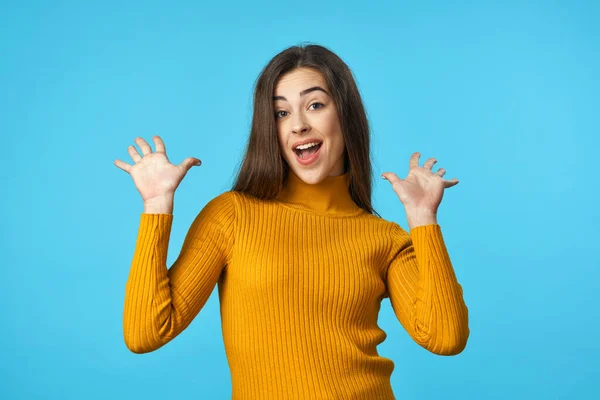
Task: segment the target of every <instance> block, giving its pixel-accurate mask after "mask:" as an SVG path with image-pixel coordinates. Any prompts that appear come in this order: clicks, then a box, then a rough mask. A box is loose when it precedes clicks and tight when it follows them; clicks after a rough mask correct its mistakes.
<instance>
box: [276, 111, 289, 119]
mask: <svg viewBox="0 0 600 400" xmlns="http://www.w3.org/2000/svg"><path fill="white" fill-rule="evenodd" d="M284 112H287V111H283V110H281V111H277V112H276V113H275V118H280V114H279V113H284ZM284 116H285V115H284Z"/></svg>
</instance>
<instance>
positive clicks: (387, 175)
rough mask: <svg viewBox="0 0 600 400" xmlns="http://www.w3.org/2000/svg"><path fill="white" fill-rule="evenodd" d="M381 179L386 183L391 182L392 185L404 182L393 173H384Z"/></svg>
mask: <svg viewBox="0 0 600 400" xmlns="http://www.w3.org/2000/svg"><path fill="white" fill-rule="evenodd" d="M381 177H382V178H383V179H385V180H386V181H388V182H390V183H391V184H392V185H393V184H394V183H399V182H402V179H400V178H398V175H396V174H395V173H393V172H384V173H383V174H381Z"/></svg>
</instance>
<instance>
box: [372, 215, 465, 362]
mask: <svg viewBox="0 0 600 400" xmlns="http://www.w3.org/2000/svg"><path fill="white" fill-rule="evenodd" d="M392 238H393V243H394V248H393V252H392V257H391V262H390V263H389V266H388V270H387V274H386V279H385V282H386V294H385V295H384V297H389V299H390V303H391V305H392V308H393V310H394V314H395V315H396V317H397V318H398V320H399V321H400V323H401V324H402V326H403V327H404V329H406V331H407V332H408V334H409V335H410V336H411V337H412V338H413V340H414V341H415V342H416V343H417V344H419V345H420V346H422V347H423V348H425V349H427V350H428V351H430V352H432V353H434V354H438V355H455V354H458V353H460V352H461V351H463V350H464V348H465V347H466V344H467V339H468V337H469V333H470V331H469V317H468V309H467V306H466V304H465V302H464V299H463V290H462V286H461V285H460V284H459V283H458V281H457V279H456V275H455V273H454V269H453V267H452V264H451V262H450V257H449V255H448V251H447V249H446V246H445V243H444V240H443V237H442V231H441V228H440V226H439V225H438V224H430V225H422V226H418V227H416V228H413V229H412V230H411V231H410V235H409V234H408V233H407V232H406V231H404V230H403V229H402V228H401V227H400V226H399V225H398V224H396V223H393V229H392Z"/></svg>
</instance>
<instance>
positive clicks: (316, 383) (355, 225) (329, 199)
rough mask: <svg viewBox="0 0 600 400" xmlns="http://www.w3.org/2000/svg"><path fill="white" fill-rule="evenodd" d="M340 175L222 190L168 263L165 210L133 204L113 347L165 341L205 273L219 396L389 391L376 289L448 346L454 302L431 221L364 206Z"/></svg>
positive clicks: (412, 329)
mask: <svg viewBox="0 0 600 400" xmlns="http://www.w3.org/2000/svg"><path fill="white" fill-rule="evenodd" d="M349 179H350V178H349V175H348V174H347V173H346V174H344V175H340V176H334V177H327V178H326V179H325V180H324V181H322V182H320V183H318V184H315V185H311V184H307V183H305V182H304V181H302V180H301V179H300V178H299V177H298V176H296V175H295V174H294V173H293V171H291V170H290V173H289V175H288V179H287V180H286V182H285V185H284V187H283V189H282V191H281V192H280V194H279V196H278V197H277V198H276V199H274V200H260V199H256V198H254V197H251V196H249V195H247V194H244V193H241V192H236V191H228V192H224V193H222V194H220V195H218V196H216V197H214V198H213V199H212V200H210V201H209V202H208V203H207V204H206V205H205V206H204V208H202V210H201V211H200V212H199V213H198V214H197V216H196V217H195V219H194V221H193V222H192V224H191V227H190V229H189V231H188V232H187V235H186V237H185V240H184V242H183V246H182V248H181V252H180V253H179V255H178V257H177V259H176V260H175V262H174V263H173V265H172V266H171V267H170V268H167V264H166V260H167V251H168V246H169V237H170V232H171V225H172V222H173V215H172V214H146V213H142V214H141V219H140V225H139V229H138V235H137V242H136V246H135V251H134V255H133V261H132V263H131V269H130V272H129V277H128V280H127V283H126V291H125V307H124V314H123V330H124V338H125V343H126V345H127V347H128V348H129V349H130V350H131V351H132V352H134V353H147V352H150V351H153V350H156V349H158V348H160V347H161V346H164V345H165V344H167V343H168V342H169V341H171V340H172V339H174V338H175V337H176V336H177V335H179V334H180V333H181V332H182V331H183V330H184V329H185V328H186V327H187V326H188V325H189V324H190V323H191V322H192V320H193V319H194V318H195V317H196V315H197V314H198V313H199V312H200V311H201V309H202V307H203V306H204V305H205V303H206V301H207V300H208V298H209V297H210V295H211V293H212V291H213V289H214V287H215V286H217V285H218V295H219V303H220V313H221V330H222V333H223V340H224V345H225V352H226V356H227V360H228V364H229V368H230V372H231V382H232V399H233V400H245V399H369V400H373V399H395V397H394V394H393V391H392V387H391V383H390V378H391V374H392V371H393V369H394V362H393V361H392V360H391V359H389V358H386V357H382V356H380V355H379V354H378V351H377V348H376V347H377V345H378V344H379V343H381V342H383V341H384V339H385V338H386V337H387V334H386V333H385V332H384V331H383V330H382V329H381V328H380V327H379V326H378V325H377V318H378V314H379V310H380V307H381V301H382V300H383V299H384V298H389V300H390V303H391V306H392V308H393V311H394V314H395V316H396V317H397V319H398V321H399V322H400V324H402V326H403V327H404V329H405V330H406V331H407V332H408V334H409V335H410V336H411V337H412V339H413V340H414V341H415V342H416V343H417V344H419V345H420V346H422V347H423V348H425V349H427V350H428V351H430V352H432V353H435V354H439V355H454V354H458V353H460V352H461V351H462V350H463V349H464V348H465V346H466V343H467V339H468V336H469V327H468V309H467V307H466V305H465V302H464V299H463V290H462V287H461V285H460V284H459V283H458V281H457V278H456V275H455V272H454V269H453V267H452V264H451V262H450V258H449V255H448V252H447V249H446V247H445V244H444V240H443V237H442V232H441V229H440V226H439V225H438V224H430V225H422V226H417V227H415V228H413V229H411V230H410V233H408V232H407V231H405V230H404V229H402V228H401V227H400V226H399V225H398V224H397V223H394V222H390V221H386V220H385V219H383V218H380V217H377V216H375V215H373V214H370V213H368V212H366V211H365V210H363V209H362V208H360V207H358V206H357V205H356V203H354V201H353V200H352V197H351V196H350V191H349V182H350V180H349ZM398 206H399V207H401V204H400V203H399V204H398ZM201 397H202V396H200V397H199V398H201Z"/></svg>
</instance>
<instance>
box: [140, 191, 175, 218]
mask: <svg viewBox="0 0 600 400" xmlns="http://www.w3.org/2000/svg"><path fill="white" fill-rule="evenodd" d="M174 197H175V196H174V195H173V194H166V195H163V196H157V197H153V198H151V199H148V200H144V213H145V214H172V213H173V202H174Z"/></svg>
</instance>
